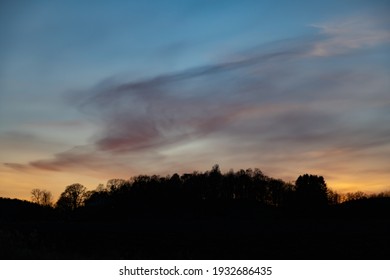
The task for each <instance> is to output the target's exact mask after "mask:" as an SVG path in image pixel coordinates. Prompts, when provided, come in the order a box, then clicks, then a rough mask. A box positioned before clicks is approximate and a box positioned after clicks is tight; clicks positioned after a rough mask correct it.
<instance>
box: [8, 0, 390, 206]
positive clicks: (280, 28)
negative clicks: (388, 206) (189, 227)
mask: <svg viewBox="0 0 390 280" xmlns="http://www.w3.org/2000/svg"><path fill="white" fill-rule="evenodd" d="M314 2H316V3H314ZM314 2H313V1H298V2H297V3H295V2H294V3H291V2H289V1H282V3H278V4H276V3H274V2H272V1H240V2H239V1H224V2H223V3H209V2H207V1H174V0H173V1H157V2H156V3H154V2H153V3H144V2H142V3H140V1H129V2H126V3H124V2H120V3H117V4H113V3H108V2H98V3H95V4H94V5H90V4H87V3H83V4H80V3H78V2H77V1H75V2H73V1H69V2H59V3H54V2H53V3H47V2H45V1H34V2H31V3H21V2H18V1H16V2H12V3H11V2H8V3H3V4H1V5H0V7H1V9H0V23H1V24H0V35H1V36H0V38H2V39H1V41H2V44H1V48H0V59H1V61H2V63H1V66H0V150H1V154H0V197H9V198H17V199H23V200H30V197H31V190H32V189H35V188H39V189H46V190H48V191H50V192H51V193H52V194H53V198H54V200H55V201H56V200H57V199H58V197H59V196H60V194H61V193H62V192H63V190H64V189H65V187H66V186H69V185H71V184H73V183H80V184H82V185H84V186H85V187H86V188H87V189H88V190H94V189H95V188H96V187H97V186H98V185H99V184H104V185H105V184H106V182H107V181H108V180H110V179H115V178H120V179H125V180H128V179H130V178H131V177H133V176H138V175H143V174H146V175H159V176H162V177H164V176H167V175H173V174H174V173H178V174H179V175H181V174H185V173H192V172H194V171H198V172H205V171H208V170H210V169H211V167H212V166H213V165H214V164H218V165H219V166H220V168H221V171H222V173H226V172H228V171H229V170H231V169H232V170H234V171H238V170H240V169H244V170H246V169H248V168H251V169H255V168H258V169H259V170H261V171H262V172H263V173H264V174H265V175H266V176H269V177H272V178H276V179H282V180H283V181H285V182H292V183H294V182H295V180H296V179H297V178H298V176H300V175H302V174H314V175H319V176H323V177H324V178H325V181H326V183H327V186H328V187H329V188H330V189H332V190H334V191H336V192H338V193H340V194H343V193H348V192H357V191H362V192H365V193H367V194H374V193H380V192H388V191H390V164H389V158H390V126H389V123H390V95H389V89H390V79H389V77H390V67H389V65H390V64H389V62H390V60H389V58H390V56H389V50H390V48H389V47H390V32H389V30H390V28H389V27H390V20H389V17H388V14H389V11H390V5H389V3H386V1H343V2H342V3H340V1H335V0H332V1H326V3H325V2H323V3H321V2H317V1H314Z"/></svg>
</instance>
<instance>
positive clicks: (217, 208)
mask: <svg viewBox="0 0 390 280" xmlns="http://www.w3.org/2000/svg"><path fill="white" fill-rule="evenodd" d="M40 193H42V192H40V191H39V190H37V189H35V190H34V194H40ZM43 193H46V194H47V193H48V192H47V191H45V192H43ZM349 197H350V198H351V199H350V200H348V201H346V202H343V203H341V202H340V195H338V194H337V193H336V192H334V191H332V190H330V189H328V187H327V185H326V183H325V180H324V178H323V177H321V176H316V175H308V174H305V175H302V176H299V177H298V179H297V180H296V182H295V184H292V183H286V182H284V181H282V180H278V179H274V178H270V177H268V176H265V175H264V174H263V173H262V172H261V171H260V170H258V169H255V170H251V169H248V170H245V171H244V170H240V171H238V172H233V171H230V172H228V173H226V174H222V173H221V172H220V170H219V167H218V166H217V165H216V166H214V167H213V168H212V169H211V170H210V171H207V172H204V173H200V172H194V173H191V174H183V175H178V174H174V175H172V176H166V177H160V176H157V175H154V176H145V175H142V176H136V177H133V178H131V179H130V180H122V179H112V180H109V181H108V183H107V185H106V186H100V187H99V188H97V189H96V190H94V191H87V190H86V189H85V187H84V186H82V185H80V184H73V185H70V186H68V187H66V188H65V191H64V192H63V193H62V194H61V196H60V198H59V199H58V201H57V203H56V204H55V207H50V206H47V205H50V204H48V203H46V202H45V204H46V206H44V205H39V203H40V201H41V200H39V199H37V200H36V201H37V203H30V202H27V201H21V200H16V199H4V198H2V199H0V211H1V212H0V241H1V242H0V256H1V258H4V259H329V258H330V259H381V258H388V256H389V255H388V252H389V251H390V250H389V249H390V241H389V238H388V236H390V217H389V214H388V213H390V197H388V196H386V195H378V196H366V195H362V194H356V195H350V196H349Z"/></svg>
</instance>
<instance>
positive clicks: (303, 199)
mask: <svg viewBox="0 0 390 280" xmlns="http://www.w3.org/2000/svg"><path fill="white" fill-rule="evenodd" d="M295 193H296V200H297V201H296V202H297V207H299V208H304V209H311V210H315V209H322V208H324V207H325V206H326V205H328V188H327V186H326V183H325V180H324V177H322V176H317V175H309V174H305V175H301V176H299V177H298V179H297V180H296V182H295Z"/></svg>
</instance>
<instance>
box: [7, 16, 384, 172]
mask: <svg viewBox="0 0 390 280" xmlns="http://www.w3.org/2000/svg"><path fill="white" fill-rule="evenodd" d="M316 28H318V29H319V31H320V34H314V35H313V36H312V37H310V36H309V37H305V38H299V39H297V40H295V41H294V43H293V44H284V45H283V46H282V47H281V46H280V43H277V44H275V48H274V50H272V51H269V49H272V48H271V47H268V48H267V49H268V51H264V49H262V48H258V49H252V51H249V52H246V53H245V54H244V55H241V56H239V58H238V59H237V58H235V59H233V60H232V61H225V62H222V63H216V64H212V65H207V66H204V67H198V68H194V69H187V70H184V71H180V72H176V73H166V74H163V75H160V76H157V77H152V78H149V79H144V80H140V81H134V82H123V83H121V82H111V83H109V84H107V83H106V84H100V85H98V86H96V87H94V88H93V89H90V90H87V91H84V92H78V93H77V97H74V96H73V99H72V106H77V107H78V108H79V109H80V110H81V111H82V112H83V113H85V114H86V115H87V116H89V118H90V119H91V120H93V121H94V122H96V124H97V125H98V127H99V132H98V133H97V134H95V135H94V136H93V137H92V138H91V142H90V143H89V144H88V145H85V146H80V147H78V148H75V149H72V150H70V151H67V152H62V153H57V154H55V155H54V156H53V158H51V159H44V160H35V161H32V162H31V163H30V164H29V167H30V168H38V169H43V170H56V171H59V170H85V169H91V170H105V171H106V170H107V169H110V168H112V169H123V170H127V171H129V170H143V169H145V168H149V169H150V168H156V169H158V166H159V167H160V170H161V168H162V167H161V166H164V168H166V169H169V167H170V166H175V165H177V164H178V162H181V163H182V164H184V165H186V166H190V165H191V164H192V162H193V161H196V162H201V161H204V162H205V161H207V162H209V161H212V162H213V163H215V162H222V163H224V161H226V164H228V166H227V167H242V164H243V163H244V162H245V163H246V162H248V163H254V162H258V163H259V164H260V165H261V164H262V161H265V162H266V164H267V166H270V168H274V169H275V170H276V168H281V167H280V166H281V165H284V166H286V167H284V168H285V170H287V171H288V172H290V171H291V170H290V169H291V168H292V167H291V166H294V168H302V169H304V168H305V167H306V169H308V167H310V168H312V167H313V166H314V167H316V168H318V170H333V169H332V166H338V168H339V169H340V168H342V167H341V166H340V164H339V163H340V162H343V164H344V163H346V162H347V161H348V159H347V158H348V157H351V155H353V154H359V155H363V154H364V153H362V151H368V150H370V149H372V147H373V146H375V147H377V148H379V149H381V150H382V154H389V150H390V147H389V144H388V143H390V130H389V129H387V127H388V126H387V121H388V120H390V113H389V112H390V108H389V106H390V104H389V103H388V102H387V103H386V101H385V100H384V99H385V98H386V93H387V91H388V88H386V83H384V82H383V76H380V75H372V73H370V71H371V70H370V71H368V70H367V71H366V70H365V69H364V68H361V69H357V68H356V67H355V66H354V65H353V66H351V65H349V64H343V63H344V61H343V60H340V57H339V56H340V55H341V54H347V53H349V52H351V55H352V56H353V61H354V63H358V64H359V63H363V62H362V61H360V59H361V57H362V56H364V53H359V54H356V53H354V52H353V51H354V50H356V49H361V50H366V51H369V50H370V49H373V48H374V47H376V46H379V45H381V44H384V43H389V33H388V32H387V31H386V29H385V28H382V27H380V26H379V25H378V24H377V23H372V22H370V21H367V19H364V20H362V21H360V20H358V19H356V18H353V19H346V20H345V21H339V22H334V23H327V24H323V25H316ZM318 56H326V57H327V59H326V61H325V60H321V59H318ZM346 63H349V62H348V61H346ZM364 63H366V62H364ZM375 67H377V69H376V68H375ZM378 67H379V68H378ZM380 67H381V66H377V65H375V63H374V64H372V65H371V69H376V71H378V72H380V71H389V69H382V68H380ZM367 85H375V90H373V87H372V86H369V87H368V86H367ZM368 96H369V98H368ZM378 109H380V110H378ZM373 112H376V113H375V114H373ZM386 120H387V121H386ZM180 148H182V151H183V152H182V153H180V151H181V150H180ZM189 149H192V151H189ZM168 151H170V152H168ZM325 154H326V155H325ZM189 155H190V156H189ZM324 155H325V156H324ZM389 156H390V155H389ZM210 157H211V159H210ZM324 158H326V159H324ZM237 159H239V160H237ZM364 160H365V161H366V162H367V164H370V163H372V162H375V160H376V156H375V155H373V154H370V153H369V152H367V153H365V154H364ZM380 162H382V161H380ZM332 164H333V165H332ZM352 165H353V163H351V166H352ZM8 166H9V167H13V168H15V169H17V168H19V169H21V168H23V166H20V165H12V164H11V165H10V164H8ZM110 166H111V167H110ZM112 166H115V168H113V167H112ZM135 166H138V167H139V169H137V168H135ZM278 166H279V167H278ZM142 168H143V169H142ZM326 168H328V169H326ZM359 168H360V169H361V166H359ZM359 168H356V170H358V169H359ZM287 171H286V172H285V174H288V172H287ZM303 171H305V170H303ZM282 173H283V172H282ZM290 173H291V172H290Z"/></svg>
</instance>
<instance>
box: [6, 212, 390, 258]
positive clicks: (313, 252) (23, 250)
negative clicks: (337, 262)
mask: <svg viewBox="0 0 390 280" xmlns="http://www.w3.org/2000/svg"><path fill="white" fill-rule="evenodd" d="M389 236H390V219H389V217H388V215H387V214H384V213H382V215H379V217H373V216H371V215H350V214H343V215H341V216H340V217H335V216H334V215H325V216H324V215H322V216H316V215H314V216H313V215H303V216H301V217H297V216H295V217H294V215H268V216H263V217H262V216H261V215H259V216H256V217H250V218H245V217H243V216H241V217H237V216H235V217H234V216H214V217H207V218H205V217H201V218H200V217H198V218H191V219H186V218H183V217H174V218H169V217H165V218H163V217H159V218H158V219H156V218H151V217H144V218H129V219H120V220H116V221H108V220H107V219H101V220H96V219H95V220H85V219H84V220H83V219H73V218H68V219H65V220H61V221H57V220H56V221H17V222H15V221H6V222H3V223H2V224H1V227H0V257H1V258H2V259H389V258H390V253H389V252H390V238H389Z"/></svg>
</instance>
